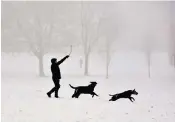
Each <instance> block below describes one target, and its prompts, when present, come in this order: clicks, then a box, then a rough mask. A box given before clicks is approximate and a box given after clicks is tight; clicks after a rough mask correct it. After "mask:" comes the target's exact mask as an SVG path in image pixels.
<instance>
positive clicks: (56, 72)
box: [47, 55, 69, 98]
mask: <svg viewBox="0 0 175 122" xmlns="http://www.w3.org/2000/svg"><path fill="white" fill-rule="evenodd" d="M68 57H69V55H67V56H65V57H64V58H63V59H61V60H60V61H58V62H57V59H56V58H52V59H51V63H52V65H51V72H52V80H53V82H54V84H55V87H53V88H52V89H51V90H50V91H49V92H48V93H47V95H48V97H51V94H52V93H53V92H55V97H56V98H58V90H59V88H60V79H61V72H60V68H59V65H60V64H61V63H62V62H63V61H64V60H65V59H67V58H68Z"/></svg>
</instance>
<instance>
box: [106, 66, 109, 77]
mask: <svg viewBox="0 0 175 122" xmlns="http://www.w3.org/2000/svg"><path fill="white" fill-rule="evenodd" d="M108 78H109V64H106V79H108Z"/></svg>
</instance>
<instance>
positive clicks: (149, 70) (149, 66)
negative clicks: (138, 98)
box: [147, 54, 151, 78]
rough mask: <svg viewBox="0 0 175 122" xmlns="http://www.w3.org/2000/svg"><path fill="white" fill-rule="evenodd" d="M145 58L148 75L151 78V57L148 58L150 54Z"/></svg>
mask: <svg viewBox="0 0 175 122" xmlns="http://www.w3.org/2000/svg"><path fill="white" fill-rule="evenodd" d="M147 60H148V77H149V78H151V61H150V60H151V59H150V54H148V56H147Z"/></svg>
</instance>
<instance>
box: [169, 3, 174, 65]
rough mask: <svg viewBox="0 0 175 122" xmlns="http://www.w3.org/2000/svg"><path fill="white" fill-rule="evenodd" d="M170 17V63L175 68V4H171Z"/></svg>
mask: <svg viewBox="0 0 175 122" xmlns="http://www.w3.org/2000/svg"><path fill="white" fill-rule="evenodd" d="M169 5H170V6H169V10H170V11H169V13H170V14H169V15H170V29H171V30H170V32H171V40H170V56H169V57H170V63H171V65H172V66H174V68H175V2H173V1H170V2H169Z"/></svg>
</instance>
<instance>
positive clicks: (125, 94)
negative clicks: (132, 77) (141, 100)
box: [109, 89, 138, 102]
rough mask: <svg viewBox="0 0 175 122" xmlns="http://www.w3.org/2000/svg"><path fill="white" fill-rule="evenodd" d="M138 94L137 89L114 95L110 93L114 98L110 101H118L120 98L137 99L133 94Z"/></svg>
mask: <svg viewBox="0 0 175 122" xmlns="http://www.w3.org/2000/svg"><path fill="white" fill-rule="evenodd" d="M132 94H134V95H138V92H136V90H135V89H134V90H128V91H125V92H122V93H118V94H114V95H109V96H112V98H111V99H110V100H109V101H116V100H118V99H120V98H128V99H130V101H131V102H133V101H135V99H134V98H133V97H131V95H132Z"/></svg>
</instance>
